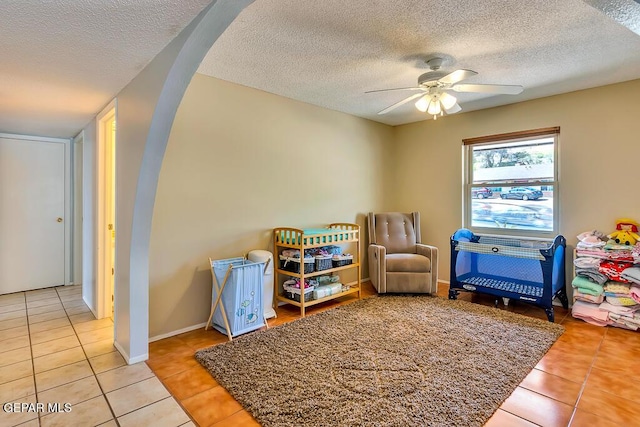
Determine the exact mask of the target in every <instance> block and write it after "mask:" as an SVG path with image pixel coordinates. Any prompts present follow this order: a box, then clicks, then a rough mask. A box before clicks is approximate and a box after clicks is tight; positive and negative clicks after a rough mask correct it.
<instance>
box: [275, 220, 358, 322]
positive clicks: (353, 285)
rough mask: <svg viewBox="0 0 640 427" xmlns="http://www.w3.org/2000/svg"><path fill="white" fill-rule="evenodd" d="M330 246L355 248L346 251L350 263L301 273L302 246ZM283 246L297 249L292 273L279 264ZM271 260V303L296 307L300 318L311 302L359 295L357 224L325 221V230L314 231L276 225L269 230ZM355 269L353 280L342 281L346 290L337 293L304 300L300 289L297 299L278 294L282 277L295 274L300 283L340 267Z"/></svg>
mask: <svg viewBox="0 0 640 427" xmlns="http://www.w3.org/2000/svg"><path fill="white" fill-rule="evenodd" d="M330 245H336V246H339V245H346V246H347V247H348V246H351V247H355V252H353V251H348V252H351V253H352V254H353V263H351V264H348V265H343V266H341V267H334V268H329V269H326V270H321V271H314V272H312V273H305V272H304V251H305V249H311V248H319V247H322V246H330ZM283 249H298V250H299V251H300V272H299V273H294V272H292V271H288V270H283V269H281V268H279V266H280V254H281V252H282V250H283ZM273 259H274V262H275V264H276V268H275V273H274V281H273V283H274V288H275V289H274V292H273V294H274V299H275V303H276V304H275V305H276V306H277V303H278V302H279V301H280V302H284V303H287V304H292V305H295V306H297V307H300V316H302V317H304V315H305V308H306V307H309V306H311V305H315V304H319V303H322V302H325V301H330V300H332V299H335V298H340V297H343V296H345V295H351V294H354V293H357V294H358V298H360V297H361V293H362V284H361V281H360V265H361V263H360V226H359V225H358V224H351V223H344V222H338V223H333V224H329V226H328V227H327V229H326V232H324V231H323V232H318V231H317V230H316V229H314V230H313V232H312V233H305V231H304V230H302V229H299V228H290V227H278V228H274V229H273ZM351 269H355V270H356V276H357V278H356V281H355V282H350V283H343V284H344V285H349V286H350V287H349V289H348V290H346V291H344V292H340V293H337V294H333V295H329V296H326V297H323V298H319V299H315V300H311V301H305V298H304V290H303V291H302V292H301V294H300V302H298V301H295V300H292V299H289V298H287V297H286V296H284V295H282V294H281V293H280V285H281V279H282V276H287V277H295V278H298V279H300V283H304V280H305V279H307V278H309V277H315V276H324V275H330V274H332V273H335V272H337V271H344V270H351Z"/></svg>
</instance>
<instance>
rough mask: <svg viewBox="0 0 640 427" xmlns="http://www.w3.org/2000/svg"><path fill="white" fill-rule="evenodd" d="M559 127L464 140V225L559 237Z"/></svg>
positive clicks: (494, 231) (496, 231)
mask: <svg viewBox="0 0 640 427" xmlns="http://www.w3.org/2000/svg"><path fill="white" fill-rule="evenodd" d="M558 134H559V128H548V129H538V130H533V131H523V132H514V133H513V134H502V135H493V136H488V137H480V138H472V139H468V140H464V141H463V142H464V144H465V145H464V150H465V156H464V162H465V165H464V167H465V168H464V170H465V185H464V190H463V191H464V226H465V227H467V228H470V229H472V230H473V231H475V232H478V233H488V234H507V235H519V236H532V237H552V236H553V235H554V234H557V233H558V221H557V211H558V210H557V206H558V194H557V189H558V181H557V177H558V164H557V163H558V162H557V151H558Z"/></svg>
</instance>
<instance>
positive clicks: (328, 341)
mask: <svg viewBox="0 0 640 427" xmlns="http://www.w3.org/2000/svg"><path fill="white" fill-rule="evenodd" d="M563 330H564V328H562V327H561V326H559V325H556V324H553V323H549V322H546V321H542V320H538V319H533V318H529V317H525V316H522V315H517V314H513V313H509V312H505V311H502V310H497V309H494V308H491V307H485V306H481V305H477V304H472V303H468V302H465V301H451V300H447V299H443V298H438V297H429V296H381V297H371V298H366V299H362V300H360V301H356V302H354V303H352V304H348V305H344V306H340V307H337V308H335V309H332V310H328V311H326V312H323V313H319V314H315V315H311V316H308V317H306V318H304V319H300V320H297V321H294V322H291V323H287V324H284V325H280V326H277V327H273V328H271V329H268V330H264V331H260V332H254V333H251V334H248V335H244V336H241V337H238V338H236V339H234V340H233V341H232V342H228V343H224V344H220V345H217V346H215V347H211V348H208V349H204V350H200V351H198V352H197V353H196V359H198V361H199V362H200V363H201V364H202V365H203V366H205V367H206V368H207V369H208V370H209V372H211V375H213V377H214V378H215V379H216V381H218V383H220V384H221V385H222V386H223V387H224V388H226V389H227V390H228V391H229V392H230V393H231V394H232V395H233V397H235V399H236V400H237V401H238V402H240V403H241V404H242V406H244V408H245V409H246V410H247V411H249V412H250V413H251V414H252V415H253V416H254V417H255V418H256V420H258V421H259V422H260V423H261V424H262V425H263V426H266V427H269V426H291V427H294V426H295V427H299V426H481V425H483V424H484V423H485V422H486V421H487V420H488V419H489V417H490V416H491V415H492V414H493V412H494V411H495V410H496V409H498V407H499V406H500V404H501V403H502V402H503V401H504V400H505V399H506V398H507V397H508V396H509V395H510V394H511V392H512V391H513V390H514V389H515V388H516V387H517V385H518V384H519V383H520V382H521V381H522V379H524V377H525V376H526V375H527V374H528V373H529V371H530V370H531V369H532V368H533V367H534V366H535V365H536V364H537V362H538V361H539V360H540V358H542V356H543V355H544V354H545V353H546V351H547V350H548V349H549V347H550V346H551V345H552V344H553V342H554V341H555V340H556V339H557V338H558V337H559V336H560V335H561V334H562V332H563Z"/></svg>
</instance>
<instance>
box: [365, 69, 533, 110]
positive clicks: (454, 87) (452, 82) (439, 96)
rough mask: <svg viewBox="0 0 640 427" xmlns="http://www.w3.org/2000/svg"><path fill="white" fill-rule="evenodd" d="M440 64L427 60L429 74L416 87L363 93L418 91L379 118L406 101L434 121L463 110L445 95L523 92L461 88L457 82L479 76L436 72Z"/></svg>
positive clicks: (499, 87)
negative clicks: (410, 102) (452, 93)
mask: <svg viewBox="0 0 640 427" xmlns="http://www.w3.org/2000/svg"><path fill="white" fill-rule="evenodd" d="M442 62H443V59H442V58H439V57H435V58H431V59H429V60H427V61H426V63H427V65H428V66H429V68H430V69H431V71H428V72H426V73H424V74H422V75H421V76H420V77H418V86H417V87H401V88H396V89H380V90H370V91H368V92H365V93H375V92H390V91H401V90H411V91H418V93H415V94H413V95H411V96H409V97H408V98H405V99H403V100H402V101H400V102H396V103H395V104H393V105H391V106H389V107H387V108H385V109H384V110H382V111H380V112H378V114H386V113H388V112H389V111H391V110H394V109H396V108H398V107H400V106H401V105H404V104H406V103H407V102H409V101H413V100H414V99H416V98H419V99H418V101H417V102H416V108H417V109H418V110H420V111H422V112H423V113H424V112H426V113H429V114H431V115H433V118H434V119H436V118H437V116H438V114H439V115H443V114H444V113H445V112H446V113H447V114H453V113H457V112H458V111H461V110H462V107H460V105H458V100H457V99H456V97H455V96H453V95H451V94H449V93H448V91H454V92H476V93H494V94H505V95H517V94H519V93H521V92H522V90H523V88H522V86H518V85H486V84H470V83H463V84H460V83H459V82H461V81H463V80H466V79H468V78H469V77H473V76H475V75H476V74H478V73H476V72H475V71H471V70H456V71H454V72H452V73H445V72H442V71H438V70H439V69H440V67H441V66H442Z"/></svg>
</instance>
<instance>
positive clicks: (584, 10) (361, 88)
mask: <svg viewBox="0 0 640 427" xmlns="http://www.w3.org/2000/svg"><path fill="white" fill-rule="evenodd" d="M516 3H517V5H516ZM587 3H590V4H591V5H590V4H587ZM592 5H593V6H596V7H599V8H601V9H602V11H605V12H606V13H607V14H609V15H610V16H612V17H613V18H614V19H616V20H618V21H621V22H623V23H625V24H627V25H628V26H631V27H632V26H633V25H635V26H636V27H635V29H636V30H638V27H639V26H640V24H639V22H640V19H639V18H640V5H639V4H638V3H635V2H634V1H633V0H613V1H599V0H586V1H581V0H536V1H520V2H508V1H504V0H483V1H477V0H455V1H446V2H443V1H435V0H385V1H382V0H378V1H374V0H349V1H344V0H324V1H301V0H258V1H256V2H255V3H253V4H252V5H251V6H249V7H248V8H247V9H245V11H244V12H242V14H241V15H240V17H239V18H238V19H237V20H236V21H235V22H233V23H232V24H231V26H230V27H229V28H228V29H227V31H226V32H225V33H224V34H223V35H222V36H221V38H220V39H219V40H218V41H217V42H216V44H215V45H214V46H213V48H212V49H211V50H210V52H209V54H208V55H207V57H206V58H205V60H204V62H203V63H202V64H201V66H200V68H199V70H198V71H199V72H200V73H203V74H206V75H210V76H213V77H217V78H220V79H223V80H228V81H231V82H235V83H239V84H242V85H245V86H249V87H253V88H257V89H261V90H264V91H267V92H271V93H275V94H278V95H282V96H285V97H288V98H292V99H296V100H300V101H304V102H308V103H310V104H315V105H319V106H322V107H326V108H330V109H333V110H338V111H343V112H345V113H349V114H353V115H356V116H359V117H365V118H368V119H371V120H376V121H379V122H382V123H386V124H390V125H399V124H404V123H410V122H415V121H419V120H425V119H427V118H429V117H430V116H428V115H426V114H425V113H420V112H419V111H417V110H416V108H415V107H414V105H413V103H412V102H410V103H408V104H405V105H404V106H402V107H400V108H397V109H396V110H394V111H393V112H391V113H388V114H386V115H382V116H380V115H377V112H378V111H380V110H382V109H384V108H385V107H388V106H389V105H391V104H394V103H395V102H397V101H399V100H401V99H403V98H406V97H407V96H409V95H410V94H411V93H408V92H389V93H370V94H365V93H364V92H365V91H369V90H375V89H385V88H397V87H408V86H415V85H416V83H417V79H418V76H419V75H420V74H422V73H424V72H426V71H428V67H427V66H426V64H424V58H426V57H427V56H429V55H432V54H441V55H444V56H445V58H448V59H449V60H448V61H447V62H446V63H445V64H444V66H443V70H448V71H453V70H455V69H458V68H467V69H471V70H474V71H477V72H478V75H477V76H474V77H472V78H470V79H468V80H465V81H464V82H465V83H485V84H515V85H522V86H524V92H523V93H522V94H520V95H516V96H513V95H499V96H495V95H492V96H488V95H486V94H482V95H480V94H455V95H456V97H457V98H458V99H459V102H460V104H461V106H462V108H463V112H464V111H472V110H477V109H481V108H487V107H493V106H498V105H504V104H509V103H514V102H519V101H523V100H527V99H533V98H540V97H544V96H549V95H554V94H559V93H565V92H570V91H575V90H579V89H586V88H590V87H595V86H602V85H606V84H610V83H617V82H622V81H626V80H632V79H637V78H640V36H639V35H638V34H636V33H634V32H632V31H631V30H630V29H629V28H627V27H625V26H623V25H621V24H620V23H618V22H616V21H615V20H614V19H612V18H610V17H609V16H607V15H605V14H603V13H602V11H601V10H598V9H596V8H594V7H592Z"/></svg>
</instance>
